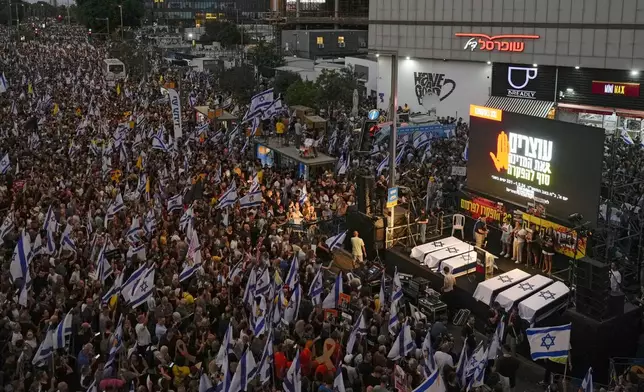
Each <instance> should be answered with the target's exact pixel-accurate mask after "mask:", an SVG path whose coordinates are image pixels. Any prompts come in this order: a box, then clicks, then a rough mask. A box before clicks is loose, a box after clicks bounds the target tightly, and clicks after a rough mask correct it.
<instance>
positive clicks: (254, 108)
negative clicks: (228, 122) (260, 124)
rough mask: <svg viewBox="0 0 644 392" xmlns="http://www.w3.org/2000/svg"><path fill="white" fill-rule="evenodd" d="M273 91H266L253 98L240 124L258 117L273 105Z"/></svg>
mask: <svg viewBox="0 0 644 392" xmlns="http://www.w3.org/2000/svg"><path fill="white" fill-rule="evenodd" d="M273 101H274V99H273V89H272V88H271V89H268V90H266V91H263V92H261V93H259V94H256V95H255V96H253V97H252V98H251V100H250V107H249V108H248V112H247V113H246V116H244V118H243V119H242V122H247V121H251V120H253V119H254V118H256V117H260V116H261V115H262V113H263V112H264V110H266V109H268V107H269V106H271V104H272V103H273Z"/></svg>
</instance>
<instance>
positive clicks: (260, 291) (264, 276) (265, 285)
mask: <svg viewBox="0 0 644 392" xmlns="http://www.w3.org/2000/svg"><path fill="white" fill-rule="evenodd" d="M272 284H273V280H272V279H271V274H270V273H269V271H268V268H264V271H263V272H262V273H261V275H258V278H257V283H256V285H255V296H257V295H266V293H268V291H269V289H270V287H271V285H272Z"/></svg>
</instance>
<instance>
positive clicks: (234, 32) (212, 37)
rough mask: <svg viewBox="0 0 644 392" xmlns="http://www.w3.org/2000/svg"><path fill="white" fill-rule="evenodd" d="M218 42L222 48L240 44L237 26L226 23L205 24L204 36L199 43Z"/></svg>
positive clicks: (239, 33) (239, 32)
mask: <svg viewBox="0 0 644 392" xmlns="http://www.w3.org/2000/svg"><path fill="white" fill-rule="evenodd" d="M212 41H215V42H219V43H220V44H221V46H223V47H224V48H230V47H233V46H236V45H239V44H241V31H239V29H238V28H237V26H236V25H235V24H233V23H231V22H227V21H212V22H207V23H206V34H205V35H204V36H202V37H201V42H212Z"/></svg>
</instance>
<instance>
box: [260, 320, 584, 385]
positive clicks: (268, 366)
mask: <svg viewBox="0 0 644 392" xmlns="http://www.w3.org/2000/svg"><path fill="white" fill-rule="evenodd" d="M272 365H273V330H270V331H269V332H268V336H267V337H266V344H265V345H264V351H262V357H261V359H260V360H259V364H258V365H257V372H259V374H258V375H259V382H260V383H262V384H263V383H265V382H267V381H268V380H270V379H271V376H272V374H273V367H272ZM256 375H257V374H256ZM591 392H592V391H591Z"/></svg>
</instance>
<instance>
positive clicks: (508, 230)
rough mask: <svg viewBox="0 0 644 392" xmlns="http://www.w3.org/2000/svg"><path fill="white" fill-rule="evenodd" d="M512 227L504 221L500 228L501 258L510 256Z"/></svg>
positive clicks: (508, 222)
mask: <svg viewBox="0 0 644 392" xmlns="http://www.w3.org/2000/svg"><path fill="white" fill-rule="evenodd" d="M511 234H512V225H511V224H510V220H509V219H506V220H505V221H504V222H503V226H501V257H510V256H512V246H511V244H512V235H511Z"/></svg>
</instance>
